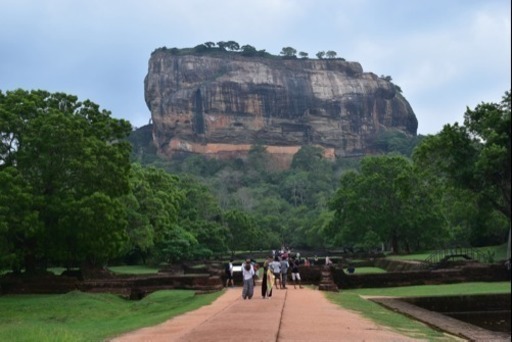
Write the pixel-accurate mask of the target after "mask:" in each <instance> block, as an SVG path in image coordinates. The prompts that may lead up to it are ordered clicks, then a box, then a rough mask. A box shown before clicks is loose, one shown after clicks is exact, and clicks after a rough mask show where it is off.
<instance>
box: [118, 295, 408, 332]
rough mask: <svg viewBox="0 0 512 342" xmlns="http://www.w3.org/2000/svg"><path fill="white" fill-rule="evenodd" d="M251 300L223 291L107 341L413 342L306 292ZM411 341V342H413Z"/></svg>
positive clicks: (257, 297)
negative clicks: (210, 300) (192, 307)
mask: <svg viewBox="0 0 512 342" xmlns="http://www.w3.org/2000/svg"><path fill="white" fill-rule="evenodd" d="M260 291H261V288H260V287H259V286H257V287H256V288H255V296H254V297H253V299H251V300H243V299H242V298H241V292H242V290H241V288H233V289H228V290H227V291H226V293H225V294H223V295H222V296H221V297H219V298H218V299H217V300H216V301H214V302H213V303H212V304H211V305H207V306H204V307H202V308H200V309H198V310H195V311H191V312H188V313H186V314H184V315H181V316H178V317H175V318H173V319H171V320H169V321H166V322H164V323H162V324H159V325H157V326H153V327H149V328H143V329H140V330H137V331H134V332H131V333H128V334H126V335H122V336H119V337H118V338H116V339H114V340H112V341H116V342H130V341H137V342H142V341H145V342H146V341H147V342H149V341H151V342H157V341H167V342H168V341H181V342H185V341H190V342H199V341H264V342H268V341H278V342H288V341H290V342H292V341H293V342H303V341H315V342H323V341H326V342H327V341H379V342H380V341H415V340H414V339H411V338H409V337H406V336H403V335H400V334H398V333H396V332H394V331H391V330H390V329H388V328H385V327H382V326H378V325H376V324H375V323H373V322H372V321H370V320H368V319H366V318H363V317H362V316H360V315H358V314H356V313H354V312H351V311H348V310H344V309H342V308H340V307H339V306H337V305H335V304H333V303H331V302H329V301H328V300H327V299H326V298H325V297H324V295H323V293H322V292H320V291H317V290H312V289H309V288H304V289H298V288H297V289H294V288H293V287H291V288H289V289H288V290H274V295H273V296H272V298H271V299H262V298H261V296H260ZM416 341H417V340H416Z"/></svg>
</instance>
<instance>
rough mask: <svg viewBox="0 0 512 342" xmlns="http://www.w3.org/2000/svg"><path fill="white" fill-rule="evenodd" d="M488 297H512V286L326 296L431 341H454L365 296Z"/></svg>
mask: <svg viewBox="0 0 512 342" xmlns="http://www.w3.org/2000/svg"><path fill="white" fill-rule="evenodd" d="M486 293H510V282H495V283H461V284H448V285H422V286H406V287H392V288H378V289H358V290H343V291H341V292H339V293H327V294H326V296H327V298H328V299H329V300H331V301H332V302H334V303H336V304H338V305H340V306H342V307H344V308H346V309H350V310H353V311H356V312H359V313H361V314H362V315H363V316H365V317H367V318H369V319H371V320H373V321H374V322H376V323H377V324H380V325H384V326H388V327H391V328H393V329H395V330H397V331H399V332H400V333H402V334H404V335H407V336H411V337H414V338H419V339H425V340H428V341H434V340H435V341H450V340H453V339H452V338H450V337H449V336H447V335H445V334H444V333H442V332H440V331H437V330H434V329H432V328H430V327H428V326H427V325H425V324H423V323H421V322H418V321H415V320H413V319H409V318H408V317H407V316H404V315H401V314H399V313H396V312H394V311H390V310H388V309H386V308H384V307H382V306H380V305H378V304H376V303H374V302H372V301H370V300H367V299H365V298H363V297H362V296H398V297H408V296H448V295H469V294H486Z"/></svg>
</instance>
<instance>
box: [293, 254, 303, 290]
mask: <svg viewBox="0 0 512 342" xmlns="http://www.w3.org/2000/svg"><path fill="white" fill-rule="evenodd" d="M290 267H291V268H292V281H293V288H294V289H296V288H297V283H299V288H301V289H302V285H301V283H300V281H301V279H300V273H299V260H292V264H291V266H290Z"/></svg>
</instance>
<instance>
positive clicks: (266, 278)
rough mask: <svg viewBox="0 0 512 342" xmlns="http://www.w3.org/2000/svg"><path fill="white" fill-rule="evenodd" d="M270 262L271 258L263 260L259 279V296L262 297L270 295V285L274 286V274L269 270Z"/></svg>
mask: <svg viewBox="0 0 512 342" xmlns="http://www.w3.org/2000/svg"><path fill="white" fill-rule="evenodd" d="M271 262H272V258H271V257H268V258H267V260H265V261H264V262H263V273H262V275H261V276H262V280H261V296H262V297H263V299H265V298H270V297H272V287H273V286H274V274H273V273H272V271H271V270H270V267H269V266H270V263H271Z"/></svg>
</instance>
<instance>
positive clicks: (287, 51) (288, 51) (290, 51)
mask: <svg viewBox="0 0 512 342" xmlns="http://www.w3.org/2000/svg"><path fill="white" fill-rule="evenodd" d="M279 54H280V55H282V56H283V57H287V58H293V57H296V55H297V50H295V49H294V48H292V47H289V46H287V47H284V48H283V49H282V50H281V52H280V53H279Z"/></svg>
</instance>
